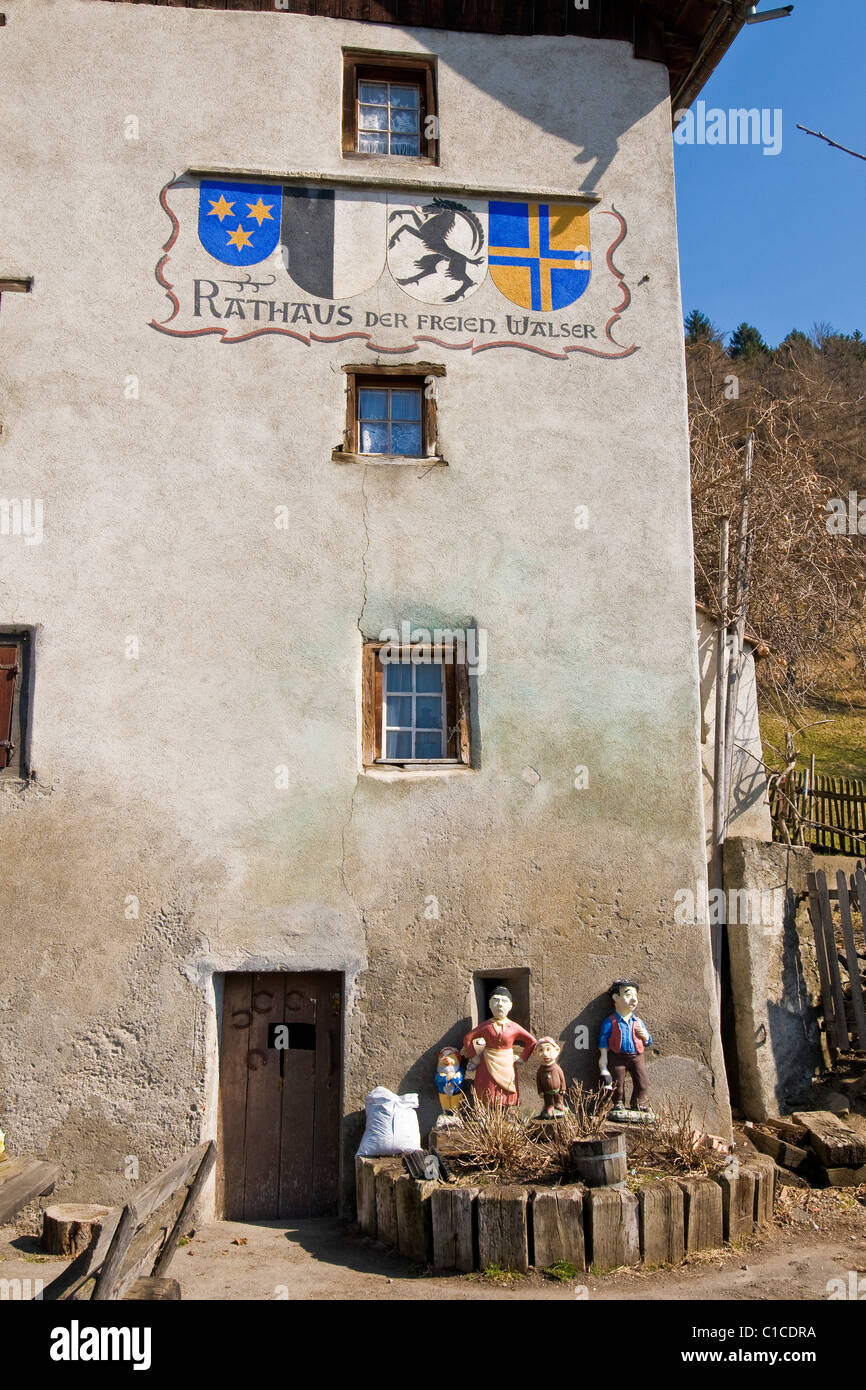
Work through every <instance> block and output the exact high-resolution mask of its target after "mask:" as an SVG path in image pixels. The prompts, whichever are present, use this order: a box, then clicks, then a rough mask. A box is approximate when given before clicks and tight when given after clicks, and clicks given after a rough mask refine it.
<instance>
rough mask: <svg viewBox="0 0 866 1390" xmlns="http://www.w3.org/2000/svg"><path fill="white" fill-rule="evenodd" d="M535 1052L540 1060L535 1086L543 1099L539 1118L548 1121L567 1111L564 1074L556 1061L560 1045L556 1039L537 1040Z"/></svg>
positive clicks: (560, 1048)
mask: <svg viewBox="0 0 866 1390" xmlns="http://www.w3.org/2000/svg"><path fill="white" fill-rule="evenodd" d="M535 1050H536V1052H537V1053H538V1055H539V1057H540V1058H541V1066H540V1067H539V1068H538V1071H537V1072H536V1085H537V1086H538V1094H539V1095H540V1096H542V1097H543V1099H544V1105H543V1107H542V1110H541V1115H540V1117H539V1118H541V1119H543V1120H550V1119H554V1118H555V1117H556V1116H558V1115H566V1114H567V1113H568V1111H567V1108H566V1104H565V1090H566V1084H565V1072H564V1071H563V1070H562V1067H561V1066H560V1065H559V1061H558V1059H559V1054H560V1052H561V1051H562V1044H561V1043H558V1042H557V1041H556V1038H539V1039H538V1042H537V1043H536V1044H535Z"/></svg>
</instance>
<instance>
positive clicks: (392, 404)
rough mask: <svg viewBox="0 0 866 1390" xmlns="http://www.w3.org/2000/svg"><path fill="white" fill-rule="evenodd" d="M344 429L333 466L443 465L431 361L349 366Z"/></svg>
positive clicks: (439, 372)
mask: <svg viewBox="0 0 866 1390" xmlns="http://www.w3.org/2000/svg"><path fill="white" fill-rule="evenodd" d="M343 370H344V372H345V373H346V429H345V433H344V436H343V443H342V446H341V447H338V448H336V449H334V450H333V451H332V454H331V457H332V458H333V460H334V462H335V463H385V464H415V465H417V464H418V463H427V464H444V463H445V459H444V458H442V456H441V454H440V451H439V439H438V409H437V407H438V400H439V381H438V379H439V377H442V376H444V375H445V368H444V367H442V366H439V365H438V364H437V363H432V362H414V363H412V365H411V366H396V365H390V366H386V367H369V366H366V365H362V366H348V367H344V368H343Z"/></svg>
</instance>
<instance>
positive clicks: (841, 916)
mask: <svg viewBox="0 0 866 1390" xmlns="http://www.w3.org/2000/svg"><path fill="white" fill-rule="evenodd" d="M807 882H808V886H809V915H810V916H811V918H812V930H813V931H814V933H815V956H816V959H817V964H818V975H819V978H820V981H821V1003H822V1007H823V1013H824V1026H825V1029H826V1032H827V1041H828V1042H829V1044H830V1046H831V1047H833V1048H835V1049H836V1050H837V1051H838V1052H847V1051H848V1050H849V1048H856V1047H860V1048H863V1049H866V1003H864V998H863V984H862V981H861V978H860V973H861V967H860V960H859V956H860V954H863V955H864V958H866V951H863V952H862V953H861V952H859V951H858V942H857V935H858V934H859V935H861V936H864V932H866V874H864V872H863V865H862V864H858V865H857V869H856V871H855V872H854V873H853V874H852V875H851V878H850V880H849V879H848V877H847V876H846V875H845V874H844V873H843V872H842V870H841V869H839V870H838V871H837V873H836V885H835V888H830V887H829V886H828V884H827V879H826V876H825V874H824V870H823V869H819V870H818V872H817V873H814V874H809V876H808V880H807ZM831 897H835V899H836V904H837V908H838V920H837V914H834V912H833V904H832V902H831V901H830V899H831ZM852 906H853V907H855V908H859V912H860V921H859V923H858V921H857V917H856V912H855V913H852V911H851V909H852ZM842 965H844V967H845V970H846V971H847V977H848V978H847V986H848V987H847V998H846V989H845V984H846V981H845V979H844V977H843V974H842V970H841V968H840V967H841V966H842Z"/></svg>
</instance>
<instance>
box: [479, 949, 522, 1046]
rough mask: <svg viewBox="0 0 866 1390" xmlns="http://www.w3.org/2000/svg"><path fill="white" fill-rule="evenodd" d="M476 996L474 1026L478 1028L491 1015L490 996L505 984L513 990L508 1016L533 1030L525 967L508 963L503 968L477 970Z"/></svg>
mask: <svg viewBox="0 0 866 1390" xmlns="http://www.w3.org/2000/svg"><path fill="white" fill-rule="evenodd" d="M473 983H474V986H475V991H474V992H475V998H474V1000H473V1003H474V1006H475V1007H474V1009H473V1017H472V1026H473V1028H477V1027H478V1024H479V1023H484V1022H485V1021H486V1020H487V1019H488V1018H489V1017H490V996H491V994H493V992H494V990H495V989H496V986H497V985H505V986H506V987H507V988H508V989H509V990H510V991H511V997H512V999H513V1001H514V1002H513V1004H512V1007H511V1012H510V1013H509V1015H508V1017H509V1018H510V1019H511V1021H512V1023H519V1024H520V1026H521V1028H525V1029H526V1030H527V1032H529V1033H531V1032H532V1027H531V1023H530V1011H529V971H528V970H527V969H526V968H525V967H520V966H517V967H515V966H513V965H507V966H505V967H503V968H502V969H501V970H495V969H494V970H476V971H475V975H474V977H473Z"/></svg>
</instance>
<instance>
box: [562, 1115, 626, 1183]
mask: <svg viewBox="0 0 866 1390" xmlns="http://www.w3.org/2000/svg"><path fill="white" fill-rule="evenodd" d="M570 1154H571V1169H572V1173H573V1174H574V1176H575V1177H576V1178H579V1179H580V1180H581V1182H585V1183H586V1185H587V1187H617V1186H620V1185H621V1184H622V1183H624V1182H625V1178H626V1172H627V1169H626V1154H625V1130H622V1129H617V1130H614V1131H612V1132H611V1133H609V1134H605V1135H602V1137H601V1138H599V1139H575V1140H574V1142H573V1143H572V1145H571V1150H570Z"/></svg>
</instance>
